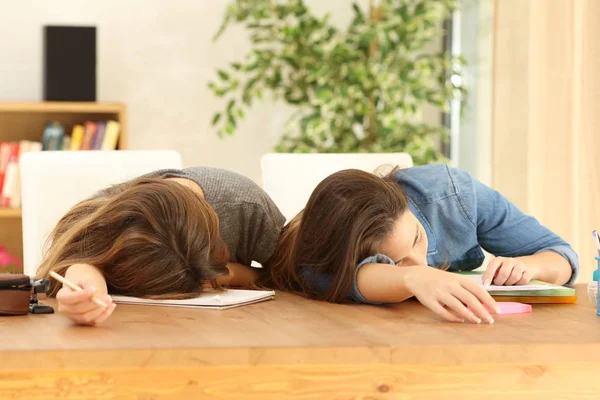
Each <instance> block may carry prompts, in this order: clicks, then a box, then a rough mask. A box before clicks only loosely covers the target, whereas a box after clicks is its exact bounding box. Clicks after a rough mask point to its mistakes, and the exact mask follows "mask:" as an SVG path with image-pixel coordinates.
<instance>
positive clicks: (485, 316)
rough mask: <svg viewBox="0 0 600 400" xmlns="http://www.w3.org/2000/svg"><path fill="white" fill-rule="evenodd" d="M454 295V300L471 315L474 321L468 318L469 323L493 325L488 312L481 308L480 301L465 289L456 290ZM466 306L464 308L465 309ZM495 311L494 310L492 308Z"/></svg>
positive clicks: (492, 319)
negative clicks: (482, 322) (483, 322)
mask: <svg viewBox="0 0 600 400" xmlns="http://www.w3.org/2000/svg"><path fill="white" fill-rule="evenodd" d="M453 294H454V297H455V300H456V301H457V302H458V303H460V304H461V305H462V307H463V308H464V309H467V307H468V311H469V313H470V314H473V317H475V319H473V318H470V320H471V321H473V322H475V323H478V324H480V323H481V321H485V322H487V323H488V324H493V323H494V318H493V317H492V315H491V314H490V313H489V311H488V310H486V308H485V307H484V306H483V304H482V303H481V301H479V299H478V298H477V297H475V295H474V294H473V293H471V292H469V291H468V290H467V289H465V288H462V287H461V288H460V289H458V290H456V292H455V293H453ZM465 306H466V307H465ZM492 309H495V308H492Z"/></svg>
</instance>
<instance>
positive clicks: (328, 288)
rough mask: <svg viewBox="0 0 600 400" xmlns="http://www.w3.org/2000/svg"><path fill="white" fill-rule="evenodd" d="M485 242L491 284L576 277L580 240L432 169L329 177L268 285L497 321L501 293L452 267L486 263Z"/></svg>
mask: <svg viewBox="0 0 600 400" xmlns="http://www.w3.org/2000/svg"><path fill="white" fill-rule="evenodd" d="M482 248H483V249H485V250H486V251H488V252H490V253H491V254H493V255H495V256H496V257H495V258H493V259H492V260H491V261H490V262H489V263H488V265H487V270H486V272H485V273H484V275H483V281H484V283H486V284H489V283H492V284H495V285H524V284H527V283H528V282H529V281H530V280H532V279H539V280H542V281H545V282H550V283H554V284H559V285H563V284H571V283H573V282H574V280H575V278H576V276H577V271H578V258H577V255H576V254H575V252H574V251H573V249H572V248H571V246H570V245H569V244H568V243H566V242H565V241H564V240H563V239H561V238H560V237H559V236H557V235H556V234H554V233H553V232H551V231H550V230H549V229H548V228H546V227H544V226H542V225H541V224H540V223H539V222H538V221H537V220H536V219H535V218H533V217H531V216H528V215H525V214H523V213H522V212H521V211H519V209H517V207H515V206H514V205H513V204H512V203H511V202H510V201H508V200H507V199H506V198H505V197H504V196H502V195H501V194H500V193H498V192H496V191H494V190H492V189H491V188H489V187H487V186H485V185H484V184H482V183H481V182H479V181H477V180H476V179H474V178H473V177H472V176H471V175H469V174H468V173H467V172H465V171H462V170H459V169H455V168H449V167H447V166H445V165H428V166H421V167H413V168H408V169H403V170H395V171H393V172H392V173H391V174H389V175H387V176H386V177H383V178H382V177H378V176H376V175H374V174H370V173H367V172H363V171H359V170H344V171H340V172H337V173H335V174H333V175H331V176H329V177H327V178H326V179H325V180H323V181H322V182H321V183H320V184H319V185H318V186H317V187H316V188H315V190H314V191H313V193H312V195H311V197H310V199H309V201H308V204H307V206H306V208H305V209H304V210H303V211H302V212H301V213H300V214H298V215H297V216H296V217H295V218H294V219H292V221H290V222H289V223H288V224H287V225H286V227H285V228H284V231H283V235H282V236H281V238H280V241H279V245H278V249H277V250H276V252H275V254H274V256H273V257H272V258H271V260H270V262H269V265H268V266H269V267H270V268H267V271H266V272H267V273H268V275H267V276H265V277H264V278H263V279H264V282H263V283H264V284H265V285H267V286H271V287H274V288H277V289H282V290H288V291H293V292H296V293H300V294H303V295H306V296H308V297H310V298H314V299H320V300H326V301H330V302H343V301H346V300H351V301H355V302H359V303H367V304H384V303H396V302H401V301H403V300H405V299H407V298H409V297H413V296H414V297H416V298H417V299H418V300H419V301H420V302H421V303H422V304H424V305H425V306H426V307H428V308H430V309H431V310H432V311H433V312H435V313H436V314H438V315H440V316H441V317H443V318H445V319H446V320H448V321H465V320H467V321H471V322H475V323H480V322H482V321H484V322H487V323H493V322H494V320H493V317H492V315H491V314H490V312H488V310H497V306H496V303H495V302H494V300H493V299H492V297H491V296H490V295H489V294H488V293H487V292H486V291H485V290H484V289H483V288H482V287H481V286H479V285H477V284H475V283H474V282H472V281H470V280H469V279H467V278H466V277H464V276H462V275H459V274H453V273H452V272H456V271H469V270H473V269H475V268H477V267H479V266H481V265H482V263H483V261H484V254H483V251H482ZM484 305H485V306H487V307H484Z"/></svg>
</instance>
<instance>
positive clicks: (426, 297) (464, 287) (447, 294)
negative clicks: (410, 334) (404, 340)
mask: <svg viewBox="0 0 600 400" xmlns="http://www.w3.org/2000/svg"><path fill="white" fill-rule="evenodd" d="M407 268H411V273H410V274H408V275H407V276H406V280H405V281H406V287H407V289H408V290H409V291H410V292H411V293H412V294H413V295H414V296H415V297H416V298H417V300H419V301H420V302H421V304H423V305H424V306H425V307H427V308H429V309H430V310H432V311H433V312H434V313H436V314H438V315H439V316H441V317H442V318H444V319H446V320H448V321H451V322H462V321H470V322H474V323H481V322H487V323H493V322H494V319H493V318H492V316H491V314H490V313H489V312H488V311H487V310H486V308H485V307H484V304H485V305H486V306H487V307H488V308H489V309H490V310H497V309H498V307H497V305H496V302H495V301H494V299H493V298H492V297H491V296H490V295H489V293H487V292H486V291H485V290H484V289H483V288H482V287H481V286H480V285H477V284H476V283H475V282H473V281H471V280H470V279H468V278H466V277H464V276H461V275H457V274H453V273H450V272H446V271H441V270H438V269H435V268H431V267H428V266H414V267H407ZM471 310H472V311H471Z"/></svg>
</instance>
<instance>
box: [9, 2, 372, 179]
mask: <svg viewBox="0 0 600 400" xmlns="http://www.w3.org/2000/svg"><path fill="white" fill-rule="evenodd" d="M306 3H307V4H308V5H309V6H310V7H311V9H313V10H314V11H315V12H317V13H324V12H327V11H329V12H331V13H332V19H333V21H334V22H335V23H336V24H338V25H345V23H346V22H347V21H348V20H349V18H350V16H351V7H350V2H349V1H348V0H327V1H322V0H306ZM360 3H362V4H367V3H368V0H361V1H360ZM226 4H228V0H169V1H167V0H104V1H99V0H93V1H92V0H53V1H44V0H18V1H15V0H0V38H1V39H0V101H39V100H41V99H42V85H43V82H42V63H43V59H42V53H43V48H42V43H43V40H42V39H43V38H42V27H43V26H44V25H49V24H55V25H56V24H64V25H95V26H97V28H98V52H97V55H98V86H97V87H98V100H99V101H119V102H124V103H126V104H127V105H128V107H129V135H130V141H129V144H130V148H132V149H157V148H174V149H176V150H178V151H179V152H180V153H181V154H182V156H183V160H184V164H185V165H186V166H191V165H200V164H202V165H211V166H217V167H225V168H228V169H232V170H235V171H238V172H240V173H243V174H245V175H247V176H249V177H250V178H252V179H254V180H256V181H257V182H259V181H260V168H259V159H260V156H261V155H262V154H264V153H266V152H269V151H270V150H271V149H272V147H273V145H274V144H275V143H276V142H277V139H278V137H279V135H280V132H281V129H282V126H283V124H284V122H285V120H286V119H287V116H288V115H289V109H288V108H287V107H286V106H284V105H273V104H263V105H260V106H258V107H255V108H254V109H253V111H252V112H250V113H248V117H247V119H246V121H245V122H243V123H242V124H241V126H240V129H239V131H238V133H237V134H236V136H235V137H233V138H227V139H225V140H220V139H219V138H218V137H217V135H216V133H215V131H214V130H213V129H212V128H211V127H210V119H211V116H212V114H213V112H214V111H215V110H216V109H218V108H219V106H220V103H219V102H218V101H216V100H215V98H214V97H213V95H212V94H211V92H210V91H209V90H208V88H207V86H206V85H207V83H208V81H209V80H211V79H213V78H214V76H215V69H216V68H218V67H222V66H224V65H225V64H226V63H227V62H229V61H233V60H236V59H238V58H241V57H242V56H243V55H244V54H245V53H246V51H247V49H248V42H247V40H246V38H245V35H244V33H243V31H242V30H241V29H238V28H235V29H232V30H231V31H228V32H226V34H225V35H224V36H223V37H222V38H221V39H220V40H219V41H218V42H216V43H213V42H212V39H211V38H212V36H213V34H214V32H216V30H217V28H218V27H219V25H220V23H221V20H222V15H223V12H224V10H225V6H226Z"/></svg>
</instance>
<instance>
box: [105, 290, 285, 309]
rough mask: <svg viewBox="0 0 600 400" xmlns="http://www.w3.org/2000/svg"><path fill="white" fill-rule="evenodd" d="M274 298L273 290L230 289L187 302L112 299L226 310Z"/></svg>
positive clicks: (126, 298)
mask: <svg viewBox="0 0 600 400" xmlns="http://www.w3.org/2000/svg"><path fill="white" fill-rule="evenodd" d="M274 296H275V292H274V291H272V290H240V289H229V290H225V291H210V292H206V293H202V294H201V295H200V296H198V297H195V298H192V299H185V300H154V299H142V298H139V297H128V296H112V299H113V301H114V302H115V303H121V304H141V305H146V306H166V307H193V308H206V309H216V310H224V309H227V308H233V307H240V306H245V305H248V304H254V303H259V302H261V301H266V300H271V299H272V298H273V297H274Z"/></svg>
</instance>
